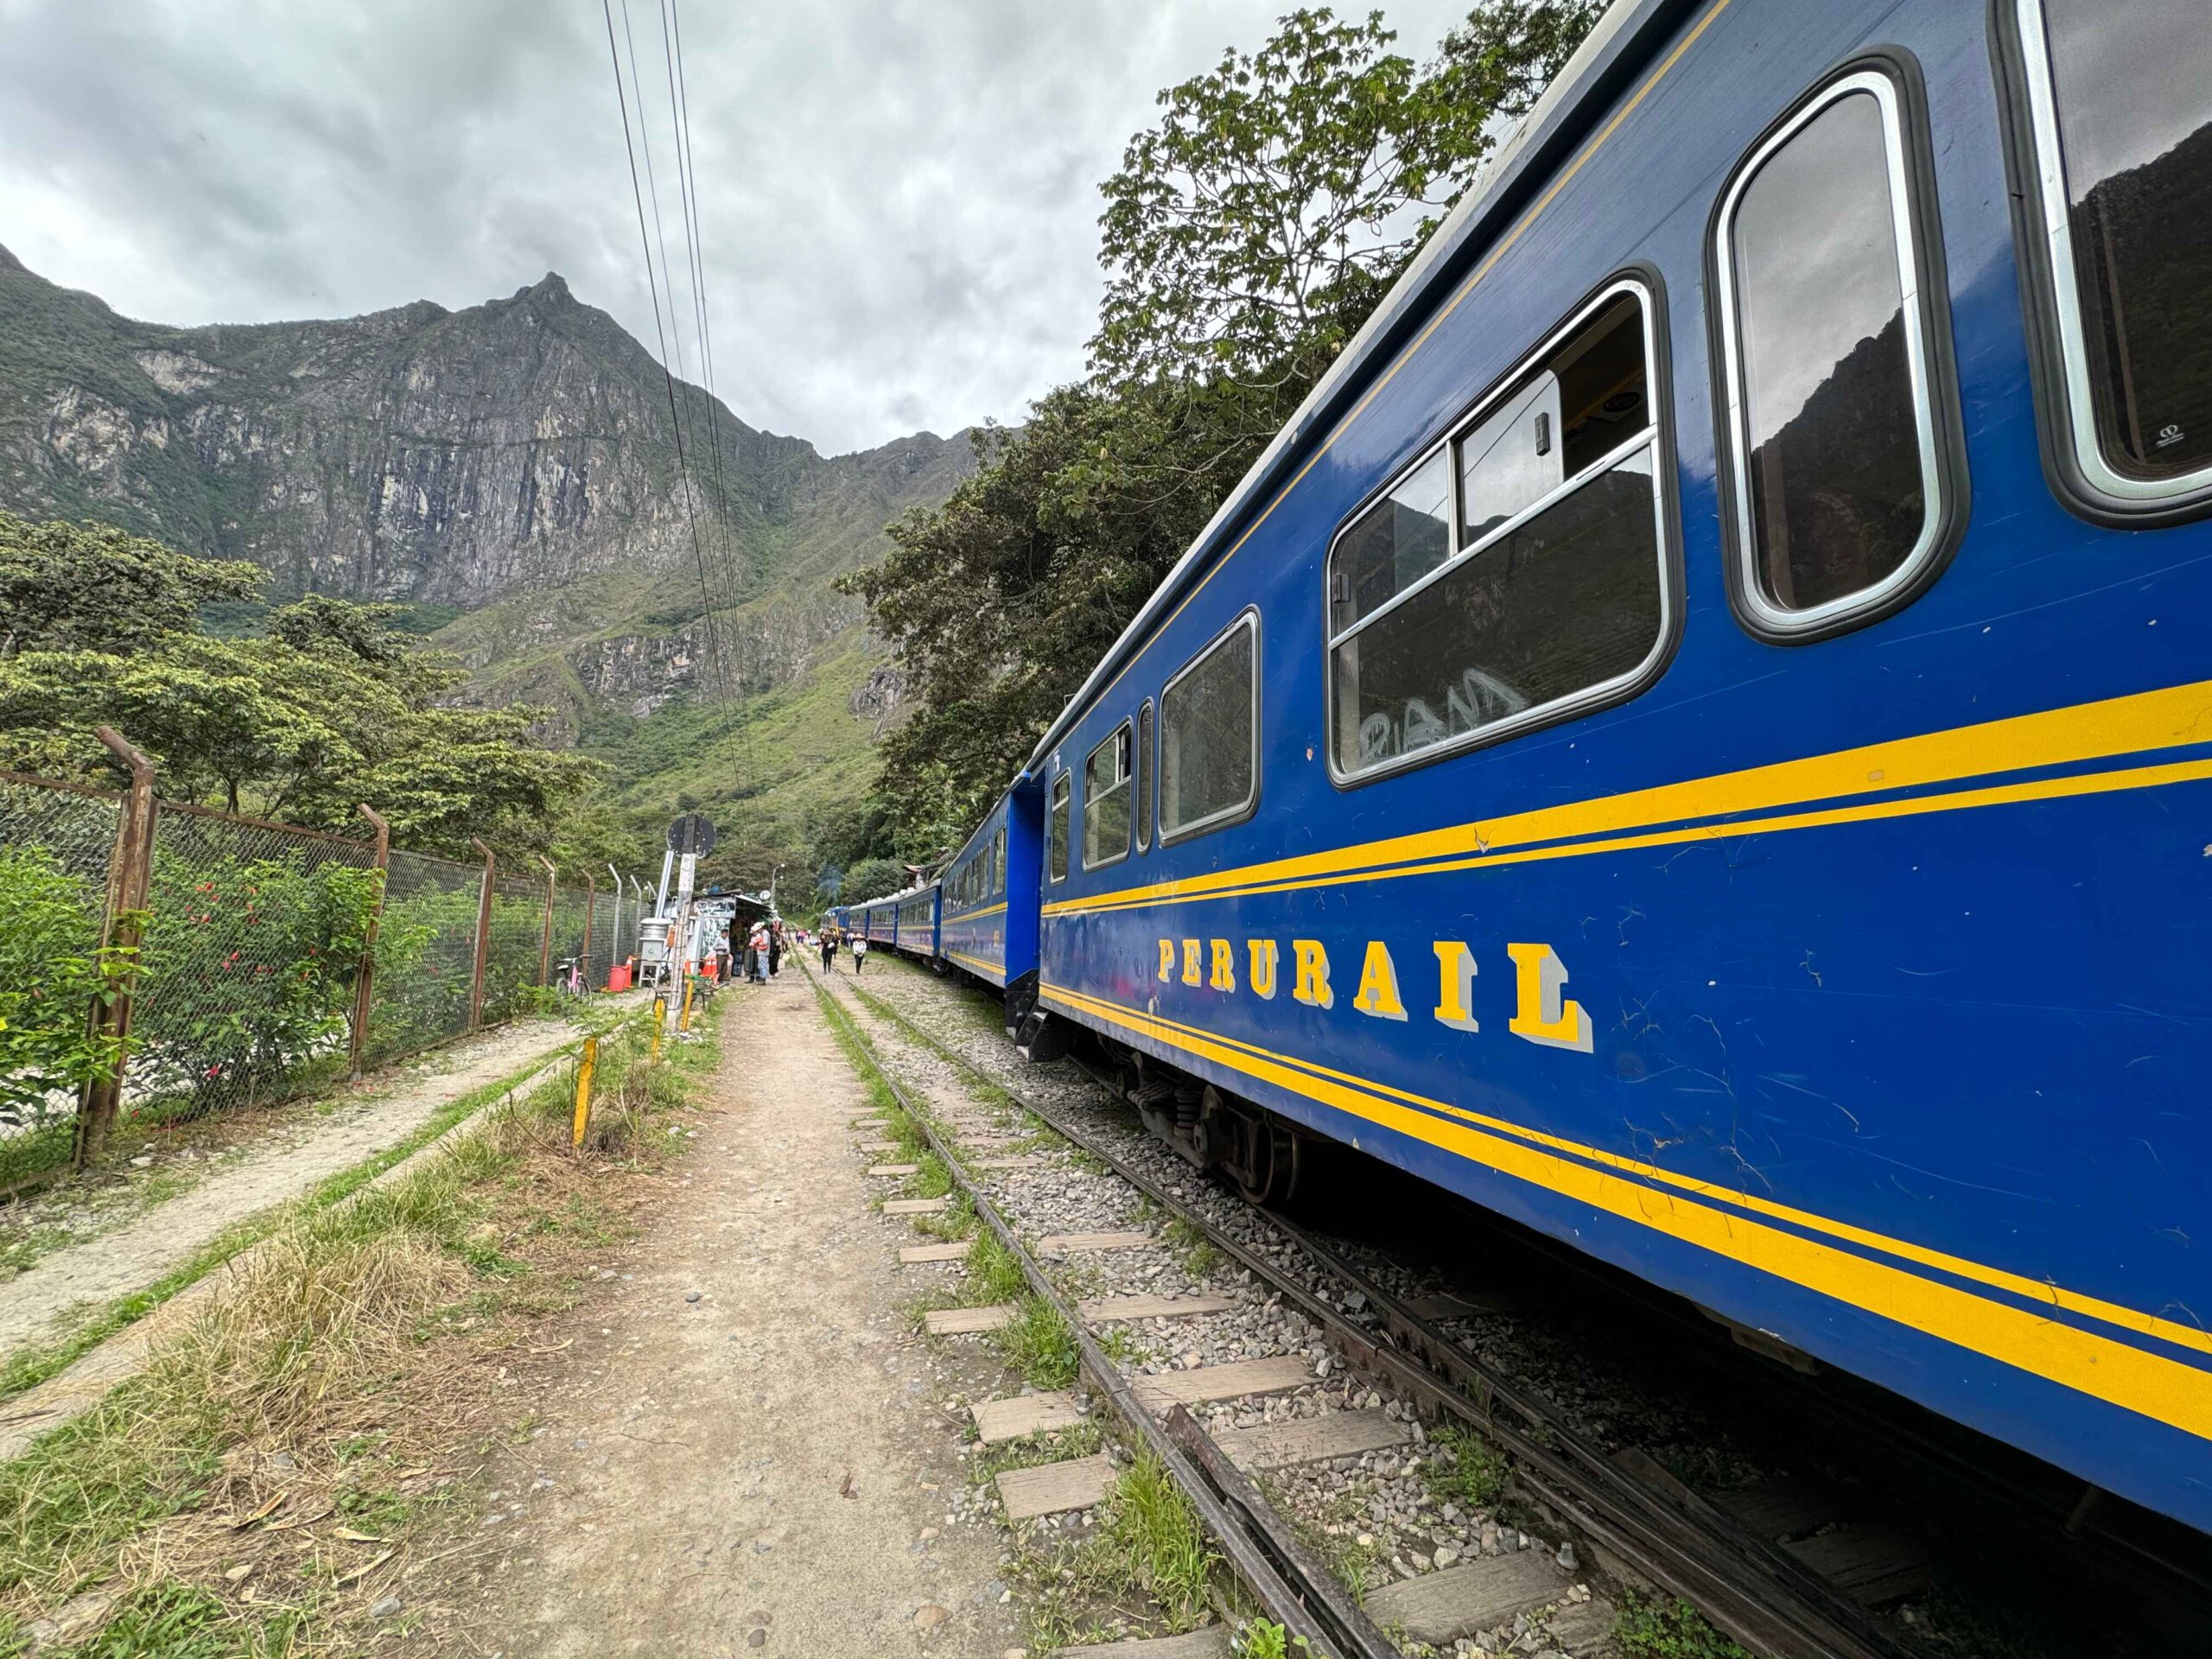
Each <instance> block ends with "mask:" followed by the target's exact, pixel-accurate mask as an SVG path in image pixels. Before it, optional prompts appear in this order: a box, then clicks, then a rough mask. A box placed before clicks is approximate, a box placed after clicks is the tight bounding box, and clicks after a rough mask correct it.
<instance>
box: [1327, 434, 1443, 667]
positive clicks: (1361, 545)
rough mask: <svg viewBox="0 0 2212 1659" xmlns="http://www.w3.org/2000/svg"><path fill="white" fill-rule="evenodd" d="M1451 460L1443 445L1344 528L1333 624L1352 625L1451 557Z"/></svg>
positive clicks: (1334, 580)
mask: <svg viewBox="0 0 2212 1659" xmlns="http://www.w3.org/2000/svg"><path fill="white" fill-rule="evenodd" d="M1451 465H1452V464H1451V461H1450V458H1449V457H1448V456H1446V454H1445V453H1444V452H1443V451H1442V450H1441V449H1440V450H1438V451H1437V452H1436V453H1435V454H1433V455H1431V456H1430V457H1429V458H1428V459H1427V461H1424V462H1423V463H1422V464H1421V466H1420V467H1416V468H1415V469H1414V474H1413V476H1412V477H1411V478H1408V480H1406V481H1405V482H1404V483H1402V484H1401V485H1399V486H1398V487H1397V488H1396V489H1395V490H1393V491H1391V492H1390V493H1389V494H1388V495H1386V496H1384V497H1383V499H1381V500H1380V501H1377V502H1376V504H1375V505H1373V506H1371V507H1370V508H1369V509H1368V510H1367V511H1366V512H1364V513H1363V514H1362V515H1361V516H1360V518H1359V521H1358V523H1357V524H1354V525H1353V526H1352V527H1351V529H1350V530H1349V531H1346V532H1345V533H1344V539H1343V540H1342V541H1340V542H1339V543H1338V544H1337V557H1336V569H1335V571H1334V573H1333V574H1332V576H1331V578H1330V589H1329V601H1330V604H1329V614H1330V620H1331V622H1330V625H1331V626H1332V629H1341V628H1348V627H1350V626H1351V625H1352V624H1353V623H1355V622H1357V621H1358V620H1359V619H1360V618H1362V617H1363V616H1366V615H1369V614H1370V613H1372V612H1374V611H1375V610H1376V609H1377V608H1378V607H1381V606H1383V605H1386V604H1388V603H1389V601H1391V600H1392V599H1394V598H1395V597H1396V596H1397V595H1398V594H1402V593H1403V592H1405V590H1406V589H1407V588H1410V587H1412V586H1413V585H1414V583H1415V582H1419V581H1420V580H1421V578H1422V577H1423V576H1425V575H1427V574H1428V573H1429V572H1430V571H1432V570H1433V569H1436V567H1437V566H1438V565H1440V564H1441V563H1444V561H1445V560H1446V559H1447V558H1449V557H1451V556H1452V471H1451Z"/></svg>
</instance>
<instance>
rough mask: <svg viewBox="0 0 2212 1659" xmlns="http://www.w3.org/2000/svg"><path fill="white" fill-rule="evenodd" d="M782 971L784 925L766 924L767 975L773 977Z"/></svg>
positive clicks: (778, 923) (776, 923)
mask: <svg viewBox="0 0 2212 1659" xmlns="http://www.w3.org/2000/svg"><path fill="white" fill-rule="evenodd" d="M783 971H784V925H783V924H782V923H781V922H771V923H769V924H768V976H769V978H771V979H773V978H774V977H775V976H777V975H778V974H780V973H781V972H783Z"/></svg>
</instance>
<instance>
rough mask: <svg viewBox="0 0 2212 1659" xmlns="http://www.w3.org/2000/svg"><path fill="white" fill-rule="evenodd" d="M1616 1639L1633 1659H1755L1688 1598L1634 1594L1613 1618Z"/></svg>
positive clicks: (1614, 1639) (1620, 1647)
mask: <svg viewBox="0 0 2212 1659" xmlns="http://www.w3.org/2000/svg"><path fill="white" fill-rule="evenodd" d="M1613 1641H1614V1643H1616V1644H1617V1645H1618V1647H1619V1649H1620V1650H1621V1651H1622V1653H1624V1654H1625V1655H1627V1656H1629V1659H1751V1656H1750V1655H1749V1654H1747V1653H1745V1651H1744V1649H1742V1648H1740V1647H1738V1645H1737V1644H1736V1643H1735V1642H1734V1641H1732V1639H1730V1638H1729V1637H1725V1636H1723V1635H1721V1633H1720V1632H1719V1631H1718V1630H1714V1629H1713V1626H1712V1625H1710V1624H1707V1623H1706V1621H1705V1615H1704V1614H1702V1613H1700V1612H1699V1611H1698V1610H1697V1609H1696V1608H1694V1607H1693V1606H1691V1605H1689V1603H1688V1602H1687V1601H1677V1600H1675V1599H1672V1598H1669V1597H1665V1596H1645V1595H1637V1594H1633V1593H1632V1594H1630V1596H1629V1597H1628V1599H1626V1600H1625V1601H1624V1602H1623V1603H1622V1604H1621V1610H1620V1614H1619V1616H1618V1618H1615V1619H1614V1621H1613Z"/></svg>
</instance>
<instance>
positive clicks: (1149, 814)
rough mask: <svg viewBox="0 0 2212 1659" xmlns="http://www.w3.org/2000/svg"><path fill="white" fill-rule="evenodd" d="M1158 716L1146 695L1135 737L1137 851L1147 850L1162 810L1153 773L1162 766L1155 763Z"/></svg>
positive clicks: (1132, 751) (1150, 845)
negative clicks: (1156, 799)
mask: <svg viewBox="0 0 2212 1659" xmlns="http://www.w3.org/2000/svg"><path fill="white" fill-rule="evenodd" d="M1159 723H1160V722H1159V720H1158V718H1157V716H1156V715H1155V714H1154V707H1153V700H1152V699H1151V698H1150V697H1147V698H1146V699H1145V700H1144V702H1142V703H1141V704H1140V705H1139V706H1138V709H1137V718H1136V727H1135V732H1136V735H1135V738H1134V739H1132V740H1131V741H1132V744H1133V747H1132V749H1131V752H1130V753H1131V760H1132V763H1133V764H1134V765H1135V768H1136V785H1137V798H1136V811H1135V816H1134V817H1133V818H1132V820H1131V822H1132V823H1133V825H1134V829H1135V836H1136V843H1137V851H1139V852H1141V853H1148V852H1150V851H1151V850H1152V843H1153V841H1154V837H1155V836H1156V835H1157V834H1158V823H1159V810H1158V809H1157V808H1156V807H1155V806H1154V804H1153V774H1154V772H1157V771H1158V770H1159V768H1158V767H1156V766H1154V765H1153V764H1152V750H1153V745H1154V742H1155V741H1157V736H1158V734H1157V731H1156V729H1155V728H1157V727H1158V725H1159Z"/></svg>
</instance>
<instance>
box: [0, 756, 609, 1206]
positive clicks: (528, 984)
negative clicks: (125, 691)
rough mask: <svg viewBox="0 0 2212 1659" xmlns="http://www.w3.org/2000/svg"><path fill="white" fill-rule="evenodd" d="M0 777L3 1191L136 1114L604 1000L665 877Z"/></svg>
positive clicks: (354, 1070)
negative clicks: (517, 864)
mask: <svg viewBox="0 0 2212 1659" xmlns="http://www.w3.org/2000/svg"><path fill="white" fill-rule="evenodd" d="M101 735H102V738H103V740H104V741H107V742H108V745H109V747H111V749H113V750H114V751H115V752H116V753H117V754H118V756H119V757H121V758H122V759H124V760H125V761H126V763H128V764H129V765H130V766H131V768H132V773H133V783H132V787H131V788H130V790H129V791H125V792H122V793H117V792H114V791H107V790H101V789H94V788H90V787H87V786H86V785H79V784H67V783H60V782H56V781H54V780H53V779H40V778H29V777H24V776H22V775H19V774H16V773H12V772H0V1192H4V1191H5V1190H6V1189H7V1188H8V1187H10V1185H15V1184H16V1183H17V1182H19V1181H21V1180H22V1179H24V1178H26V1177H27V1176H29V1175H31V1174H33V1173H37V1172H39V1171H41V1170H43V1169H47V1168H50V1167H53V1166H55V1165H57V1164H59V1163H60V1162H63V1161H65V1160H67V1159H68V1158H70V1157H71V1156H72V1155H74V1156H75V1157H76V1158H77V1159H78V1160H79V1161H82V1160H84V1159H85V1158H86V1157H89V1156H92V1155H93V1154H97V1153H98V1152H99V1149H100V1147H101V1145H102V1143H103V1141H105V1136H106V1135H107V1133H108V1131H109V1129H110V1128H111V1127H112V1125H113V1124H114V1122H116V1120H117V1118H118V1116H120V1115H121V1114H123V1113H124V1112H126V1111H127V1112H129V1113H130V1114H131V1115H133V1116H143V1115H156V1116H161V1117H163V1118H175V1117H179V1116H196V1115H197V1114H199V1113H201V1112H205V1111H209V1110H213V1109H221V1108H225V1107H230V1106H238V1105H251V1104H254V1103H268V1102H272V1101H276V1100H280V1099H283V1098H286V1097H288V1096H293V1095H296V1094H298V1093H300V1092H301V1091H302V1090H303V1089H306V1088H309V1087H312V1086H314V1085H315V1084H321V1083H327V1082H330V1081H334V1080H335V1079H336V1078H339V1077H345V1076H346V1075H347V1074H349V1073H351V1074H353V1075H358V1074H359V1071H361V1069H362V1068H363V1067H364V1066H365V1065H375V1064H379V1063H382V1062H385V1061H388V1060H391V1059H394V1058H398V1057H399V1056H402V1055H405V1054H411V1053H415V1052H419V1051H420V1050H423V1049H425V1048H429V1047H430V1046H433V1045H434V1044H437V1043H441V1042H443V1041H445V1040H447V1039H449V1038H453V1037H457V1036H460V1035H461V1034H462V1033H466V1032H468V1031H472V1030H474V1029H476V1028H478V1027H483V1026H489V1025H494V1024H497V1023H499V1021H501V1020H507V1019H510V1018H512V1017H513V1016H514V1015H515V1014H520V1013H524V1012H529V1011H531V1010H532V1009H535V1008H537V1007H542V1006H543V1005H544V1004H545V1003H546V1002H547V1001H548V1000H549V999H550V997H551V996H552V995H554V994H555V993H554V991H553V990H552V989H551V987H554V986H556V985H558V984H560V983H562V982H564V976H563V975H562V973H561V972H560V964H561V963H563V962H564V961H568V960H571V959H573V960H575V961H576V962H578V963H581V964H582V973H581V976H580V977H581V982H582V985H583V987H584V988H586V989H588V990H598V989H601V988H604V987H606V985H607V982H608V977H609V974H610V971H611V969H613V967H614V965H615V964H617V963H620V962H622V961H623V960H625V959H626V957H627V955H628V953H629V951H630V950H632V949H634V947H635V940H636V937H637V913H636V912H637V911H638V910H639V908H640V906H641V902H642V897H643V889H642V887H639V886H638V885H637V884H635V883H632V884H631V886H632V896H631V897H630V898H628V899H626V896H625V893H624V891H623V887H622V883H621V879H620V877H619V876H613V874H612V873H611V872H610V873H609V874H610V880H609V883H608V886H607V887H606V888H601V887H600V885H599V883H598V882H597V881H596V880H594V879H593V878H592V876H591V875H590V874H589V873H587V874H586V876H585V880H584V884H583V885H582V886H581V887H574V886H569V885H565V884H563V882H562V881H561V880H560V879H559V877H560V874H561V873H560V872H557V871H556V870H555V868H554V867H553V866H552V865H551V864H550V863H547V862H545V861H543V860H541V861H537V868H533V869H530V870H517V869H514V868H505V867H502V866H501V865H500V864H499V861H497V860H495V859H494V858H493V855H492V853H491V851H490V850H489V849H486V848H485V847H484V846H483V845H482V843H481V842H479V843H477V846H478V851H479V853H480V855H481V861H480V862H476V863H461V862H457V861H454V860H452V859H447V858H440V857H435V856H432V855H428V854H423V853H416V852H410V851H408V850H406V849H401V848H395V847H392V846H391V844H390V838H389V836H388V835H387V833H386V832H385V827H384V825H383V823H382V821H381V820H380V819H378V817H377V816H376V815H375V813H374V812H372V811H371V810H369V809H367V808H363V809H362V817H363V818H364V820H365V822H366V823H368V824H369V825H370V826H371V828H372V829H373V831H374V834H373V836H372V837H371V838H369V839H366V840H355V839H351V838H348V837H346V836H334V835H330V834H327V833H326V832H323V831H320V830H314V829H301V828H299V827H297V826H296V825H290V824H282V823H268V822H265V821H263V820H261V819H257V818H247V817H238V816H236V815H234V814H232V813H226V812H218V811H214V810H210V809H208V808H207V807H201V806H194V805H189V804H184V803H181V802H172V801H164V800H162V799H160V798H159V797H158V795H157V794H156V790H155V782H156V779H155V778H154V771H153V767H152V766H150V765H149V763H147V762H146V760H144V758H143V756H141V755H139V754H138V753H137V752H136V751H135V750H133V749H131V748H130V746H129V745H128V744H127V743H125V742H124V741H123V740H122V739H121V738H119V737H117V736H116V735H115V734H112V733H110V732H107V731H105V730H104V731H103V732H102V734H101Z"/></svg>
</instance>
